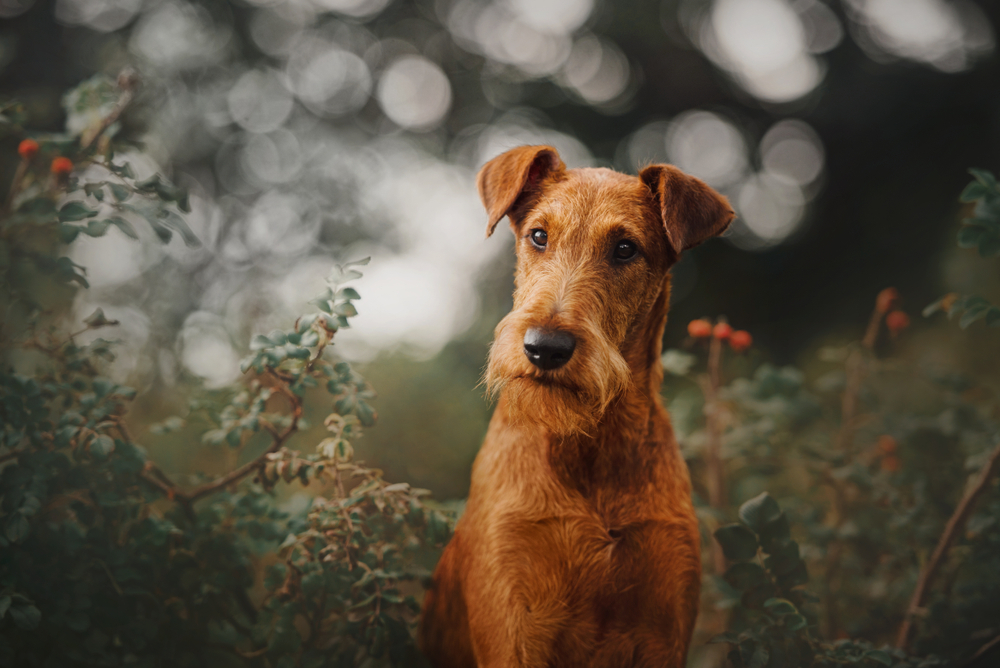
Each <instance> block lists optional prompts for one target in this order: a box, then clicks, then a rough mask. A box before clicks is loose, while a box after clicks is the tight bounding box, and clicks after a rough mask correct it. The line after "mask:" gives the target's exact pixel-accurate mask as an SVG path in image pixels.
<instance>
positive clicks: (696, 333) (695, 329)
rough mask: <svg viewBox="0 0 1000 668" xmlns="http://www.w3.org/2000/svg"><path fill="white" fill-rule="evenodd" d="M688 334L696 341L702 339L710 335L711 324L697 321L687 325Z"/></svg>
mask: <svg viewBox="0 0 1000 668" xmlns="http://www.w3.org/2000/svg"><path fill="white" fill-rule="evenodd" d="M688 334H690V335H691V336H692V337H693V338H696V339H704V338H707V337H709V336H711V335H712V323H710V322H709V321H708V320H703V319H698V320H692V321H691V322H689V323H688Z"/></svg>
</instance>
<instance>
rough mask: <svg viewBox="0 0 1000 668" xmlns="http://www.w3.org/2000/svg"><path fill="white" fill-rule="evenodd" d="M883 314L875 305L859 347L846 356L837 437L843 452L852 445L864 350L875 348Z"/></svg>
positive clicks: (863, 363)
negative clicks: (845, 378)
mask: <svg viewBox="0 0 1000 668" xmlns="http://www.w3.org/2000/svg"><path fill="white" fill-rule="evenodd" d="M883 315H885V314H884V313H883V312H882V311H881V310H879V309H878V307H877V306H876V308H875V309H874V310H873V311H872V316H871V318H869V320H868V328H867V329H866V330H865V335H864V337H863V338H862V339H861V348H855V349H854V350H852V351H851V354H850V356H849V357H848V358H847V369H846V371H847V374H846V375H847V381H846V383H845V385H844V398H843V400H842V402H841V408H840V434H839V435H838V437H837V444H838V446H839V448H840V451H841V452H843V453H844V454H849V453H850V451H851V448H852V446H853V445H854V427H855V420H856V419H857V412H858V395H859V394H860V392H861V383H862V382H864V379H865V351H867V352H869V353H871V352H873V351H874V350H875V341H876V340H877V339H878V330H879V326H880V325H881V324H882V316H883Z"/></svg>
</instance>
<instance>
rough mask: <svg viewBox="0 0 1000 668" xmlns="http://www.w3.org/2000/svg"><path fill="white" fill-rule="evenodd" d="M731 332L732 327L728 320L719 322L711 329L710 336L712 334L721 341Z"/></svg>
mask: <svg viewBox="0 0 1000 668" xmlns="http://www.w3.org/2000/svg"><path fill="white" fill-rule="evenodd" d="M732 333H733V328H732V327H731V326H730V324H729V323H728V322H720V323H719V324H717V325H716V326H715V328H714V329H713V330H712V336H714V337H715V338H717V339H722V340H723V341H725V340H726V339H728V338H729V335H730V334H732Z"/></svg>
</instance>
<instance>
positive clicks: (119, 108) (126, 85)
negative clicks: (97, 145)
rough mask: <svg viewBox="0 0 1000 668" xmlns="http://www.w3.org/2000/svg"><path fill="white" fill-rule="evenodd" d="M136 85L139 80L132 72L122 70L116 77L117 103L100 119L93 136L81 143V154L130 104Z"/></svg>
mask: <svg viewBox="0 0 1000 668" xmlns="http://www.w3.org/2000/svg"><path fill="white" fill-rule="evenodd" d="M138 83H139V79H138V77H137V76H136V74H135V72H134V71H133V70H130V69H126V70H122V72H121V74H119V75H118V87H119V88H120V89H121V91H122V93H121V95H120V96H119V98H118V102H116V103H115V106H114V108H112V109H111V111H110V112H109V113H108V115H107V116H105V117H104V118H103V119H101V124H100V125H98V126H97V127H96V128H94V130H93V134H92V135H90V136H88V137H87V138H86V141H81V143H80V151H81V152H85V151H86V150H87V149H89V148H90V147H91V146H93V145H94V142H96V141H97V140H98V139H99V138H100V137H101V135H103V134H104V133H105V132H106V131H107V129H108V128H109V127H111V125H112V124H114V123H115V121H117V120H118V119H119V118H120V117H121V115H122V112H124V111H125V108H126V107H128V105H129V104H131V103H132V99H133V98H134V97H135V88H136V86H137V84H138ZM81 139H83V138H81Z"/></svg>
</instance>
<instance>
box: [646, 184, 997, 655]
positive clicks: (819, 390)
mask: <svg viewBox="0 0 1000 668" xmlns="http://www.w3.org/2000/svg"><path fill="white" fill-rule="evenodd" d="M973 174H974V176H975V177H976V181H974V182H973V184H971V185H970V186H969V188H967V189H966V191H965V192H964V193H963V196H962V200H963V201H965V202H970V203H972V202H975V215H976V218H975V219H974V220H975V221H977V222H975V223H970V222H969V219H967V220H966V221H965V223H966V225H967V226H966V227H965V228H963V231H962V232H961V233H960V235H959V245H960V246H962V247H966V246H968V245H969V244H968V234H967V230H968V229H969V227H968V225H970V224H972V225H975V226H977V227H976V229H985V228H984V227H983V225H985V223H984V222H981V221H988V220H993V219H994V218H996V219H997V220H1000V218H997V212H996V211H995V210H994V208H995V206H996V202H997V201H998V197H1000V191H997V190H996V181H995V180H994V178H993V176H992V175H991V174H989V173H986V172H982V171H975V170H974V171H973ZM978 238H979V237H977V239H978ZM981 240H983V242H984V243H986V240H985V237H984V238H982V239H981ZM979 248H980V252H982V246H979ZM991 253H992V251H991V252H990V253H987V254H991ZM963 299H965V298H963ZM898 301H899V294H898V293H897V292H896V291H895V290H893V289H886V290H884V291H882V293H880V294H879V296H878V298H877V299H876V300H875V308H874V309H873V312H872V317H871V320H870V322H869V325H868V327H867V330H866V333H865V335H864V337H863V338H862V340H861V341H860V342H859V343H857V344H854V345H849V346H846V347H827V348H824V349H821V350H820V351H819V355H818V357H819V359H818V360H817V361H816V362H812V363H810V367H811V369H812V371H811V374H810V375H811V376H812V381H811V382H808V381H807V378H808V377H809V376H808V375H807V374H806V373H804V372H803V371H802V370H799V369H796V368H793V367H786V368H783V369H778V368H775V367H773V366H771V365H769V364H767V363H764V362H761V361H760V359H759V357H758V358H733V357H730V358H728V359H727V358H725V357H724V356H723V351H724V348H723V346H722V345H721V341H718V340H717V339H718V335H716V334H712V335H711V336H712V338H711V339H709V338H708V337H709V335H708V334H703V335H702V336H694V335H693V338H692V339H691V340H690V342H689V343H690V346H691V348H692V352H693V353H694V354H692V353H691V352H682V351H677V350H672V351H667V352H666V353H665V354H664V365H665V368H667V370H668V371H670V372H671V373H672V374H674V380H673V381H670V383H668V385H672V386H673V389H674V395H673V399H672V401H671V411H672V414H673V417H674V421H675V425H676V426H677V430H678V435H679V438H680V439H681V442H682V448H683V451H684V453H685V456H686V458H687V459H688V461H689V464H690V465H691V467H692V471H693V473H694V477H695V482H696V491H697V492H698V493H699V497H700V499H701V500H702V504H703V505H702V507H701V508H700V513H701V516H702V518H703V520H704V522H705V524H706V525H707V527H708V528H709V529H710V530H711V531H712V533H713V534H714V537H715V542H714V543H712V544H711V545H710V546H709V548H710V549H708V550H706V551H705V552H706V555H707V561H708V563H706V568H705V570H706V574H707V575H706V585H707V586H706V588H705V591H704V596H705V604H706V606H705V607H706V614H705V616H704V617H703V622H702V625H703V628H704V629H705V630H710V629H712V628H713V627H714V630H715V631H716V635H715V638H714V642H716V643H728V644H730V646H731V649H730V651H729V654H728V658H729V660H730V661H731V663H732V664H733V665H734V666H739V667H753V668H763V666H771V667H773V668H780V667H782V666H833V665H841V664H844V663H852V664H858V665H864V666H870V667H871V668H875V667H876V666H878V665H886V666H916V665H920V666H933V665H957V664H958V663H960V662H963V661H966V662H967V661H970V660H973V659H978V658H980V657H984V656H986V655H987V654H988V653H989V652H993V651H995V647H996V646H997V642H996V638H997V637H998V636H997V633H998V629H1000V607H998V605H997V603H996V602H997V601H998V600H1000V599H998V597H997V594H998V592H1000V568H998V562H997V555H998V554H1000V552H998V551H997V549H996V548H997V545H998V541H1000V522H998V520H1000V505H998V504H1000V493H998V488H997V481H996V474H997V471H998V469H1000V464H998V462H1000V445H998V443H1000V424H998V421H997V419H996V415H997V411H998V408H1000V404H998V400H997V397H996V395H995V392H994V390H993V389H992V388H991V387H990V386H989V384H988V383H986V382H977V381H976V380H975V379H973V378H971V377H968V376H965V375H962V374H958V373H956V372H954V371H950V370H948V369H946V368H941V367H932V366H927V365H918V364H915V363H913V362H910V361H907V360H906V359H905V358H904V357H901V356H900V355H899V353H898V348H897V346H898V339H899V337H901V336H904V330H905V329H906V327H907V326H908V324H909V323H908V318H905V317H901V316H896V317H895V318H893V317H892V316H893V315H894V314H896V313H901V312H900V311H893V310H892V309H894V308H896V304H897V302H898ZM956 304H957V305H956ZM963 304H965V305H964V306H963ZM968 304H969V302H962V301H958V300H957V297H956V298H953V299H952V303H951V304H948V303H947V302H946V303H945V308H946V310H949V309H950V312H951V313H955V312H957V311H959V310H961V309H966V311H965V315H964V316H963V319H962V321H961V323H960V324H961V325H962V328H963V329H964V328H965V327H967V326H968V324H969V323H970V322H972V321H974V320H975V319H977V318H982V317H986V314H987V313H988V309H987V311H982V310H979V311H974V310H973V308H972V307H971V306H969V305H968ZM990 308H992V307H990ZM933 310H934V309H933V308H931V309H929V311H931V312H932V311H933ZM976 313H978V316H976V317H973V316H974V315H975V314H976ZM987 323H988V324H989V323H990V319H989V318H988V317H987ZM706 324H707V323H706ZM883 324H884V325H886V326H885V327H883ZM696 329H697V331H698V332H699V333H701V332H707V331H708V330H707V329H706V328H705V327H699V328H696ZM706 342H707V344H708V345H707V357H704V358H703V357H702V355H701V353H702V352H703V351H705V344H706ZM727 361H728V364H729V368H728V369H727V368H726V363H727ZM702 364H704V366H702ZM817 370H821V371H820V372H817ZM727 371H728V372H729V373H730V374H732V375H735V376H736V377H735V378H733V379H732V380H731V381H729V382H728V384H727V383H726V382H725V381H726V378H725V377H726V375H727V373H726V372H727ZM692 381H693V382H692ZM763 490H770V492H771V493H772V494H774V495H775V496H774V497H772V496H771V495H770V494H768V493H767V492H765V491H763ZM776 498H781V499H782V500H783V503H784V504H786V505H787V508H788V510H787V511H783V510H782V509H781V508H780V507H779V505H778V503H777V501H776ZM730 499H733V500H737V501H738V500H745V502H744V503H743V504H742V505H741V506H739V512H738V516H739V519H740V520H741V523H739V524H726V521H727V520H729V519H731V518H732V517H733V514H734V513H735V506H733V505H732V504H731V503H730ZM720 631H721V633H719V632H720ZM848 638H863V639H864V640H851V639H848Z"/></svg>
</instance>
